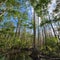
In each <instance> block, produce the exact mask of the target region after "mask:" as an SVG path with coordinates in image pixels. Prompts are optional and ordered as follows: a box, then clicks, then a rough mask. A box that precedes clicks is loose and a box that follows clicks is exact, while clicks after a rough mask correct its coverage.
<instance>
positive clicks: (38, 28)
mask: <svg viewBox="0 0 60 60" xmlns="http://www.w3.org/2000/svg"><path fill="white" fill-rule="evenodd" d="M39 36H40V34H39V17H38V47H39V42H40V41H39Z"/></svg>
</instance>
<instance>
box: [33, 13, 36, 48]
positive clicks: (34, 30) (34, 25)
mask: <svg viewBox="0 0 60 60" xmlns="http://www.w3.org/2000/svg"><path fill="white" fill-rule="evenodd" d="M33 27H34V28H33V34H34V39H33V48H35V47H36V46H35V40H36V24H35V12H34V24H33Z"/></svg>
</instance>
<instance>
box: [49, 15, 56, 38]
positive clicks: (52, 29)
mask: <svg viewBox="0 0 60 60" xmlns="http://www.w3.org/2000/svg"><path fill="white" fill-rule="evenodd" d="M49 20H50V16H49ZM50 21H51V20H50ZM51 27H52V30H53V33H54V36H55V37H57V36H56V34H55V30H54V27H53V24H52V23H51Z"/></svg>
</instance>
